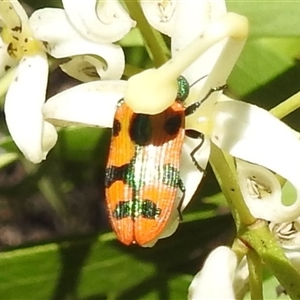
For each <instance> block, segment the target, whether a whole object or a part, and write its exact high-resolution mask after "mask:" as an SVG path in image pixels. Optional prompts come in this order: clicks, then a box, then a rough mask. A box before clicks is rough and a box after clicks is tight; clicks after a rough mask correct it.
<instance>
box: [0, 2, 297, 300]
mask: <svg viewBox="0 0 300 300" xmlns="http://www.w3.org/2000/svg"><path fill="white" fill-rule="evenodd" d="M75 1H77V0H75ZM26 2H27V3H28V4H29V5H30V6H32V7H33V8H34V9H36V8H41V7H46V6H56V7H59V6H61V3H60V2H59V1H54V0H49V1H34V0H32V1H29V0H28V1H26ZM227 6H228V11H233V12H237V13H240V14H243V15H245V16H247V17H248V18H249V22H250V28H251V31H250V37H249V39H248V42H247V44H246V46H245V49H244V51H243V52H242V55H241V57H240V59H239V61H238V63H237V65H236V67H235V68H234V71H233V72H232V75H231V76H230V79H229V81H228V86H229V88H228V91H227V93H228V94H229V95H230V96H232V97H234V98H236V99H241V100H244V101H247V102H251V103H254V104H256V105H258V106H260V107H263V108H266V109H270V108H272V107H274V106H276V105H277V104H278V103H280V102H282V101H283V100H285V99H287V98H288V97H290V96H291V95H293V94H294V93H296V92H298V91H299V90H300V67H299V58H300V26H299V25H300V21H299V15H300V1H299V0H297V1H285V0H281V1H270V0H267V1H263V2H262V1H241V0H239V1H227ZM121 44H122V45H123V46H124V51H125V53H126V58H127V63H129V64H132V65H134V66H136V67H140V68H146V67H151V61H150V59H149V57H148V55H147V52H146V50H145V48H144V47H143V45H142V44H141V40H140V37H139V35H138V34H137V33H136V32H133V33H132V34H131V35H130V36H128V37H126V39H124V40H123V41H122V42H121ZM55 76H58V78H60V77H59V76H61V75H60V74H58V75H57V74H56V73H55V72H54V73H53V78H54V79H53V80H52V81H50V85H49V93H52V92H53V90H54V89H55V88H56V85H57V80H56V77H55ZM284 121H285V122H286V123H287V124H289V125H290V126H291V127H293V128H294V129H296V130H299V129H300V123H299V111H295V112H294V113H293V114H291V115H290V116H288V117H287V118H285V119H284ZM0 131H1V135H2V138H1V140H0V146H1V147H2V148H3V149H5V150H6V151H7V152H6V153H3V154H1V155H0V166H1V171H0V183H1V184H0V225H1V228H0V242H1V244H0V245H1V247H2V252H1V253H0V270H1V273H0V295H1V298H2V299H185V298H186V296H187V289H188V286H189V284H190V282H191V280H192V278H193V275H194V274H195V273H196V272H197V271H198V270H199V268H200V267H201V264H202V262H203V259H204V258H205V257H206V255H207V253H208V252H209V251H210V250H212V249H213V248H215V247H216V246H217V245H219V244H226V243H227V244H228V243H230V241H231V240H232V238H233V236H234V225H233V222H232V220H231V217H230V216H229V215H228V211H227V209H226V204H225V201H224V198H223V197H222V195H221V194H220V193H219V188H218V186H217V184H216V181H215V179H214V176H213V174H212V172H211V171H210V169H208V171H207V175H206V176H205V178H204V180H203V182H202V183H201V186H200V188H199V191H198V192H197V193H196V195H195V196H194V199H193V201H192V203H191V204H190V206H189V207H188V209H187V210H186V211H185V213H184V221H183V222H182V224H181V225H180V227H179V229H178V230H177V232H176V233H175V234H174V235H173V236H172V237H170V238H168V239H165V240H160V241H159V242H158V243H157V245H156V246H155V247H153V248H150V249H147V248H146V249H143V248H139V247H135V246H132V247H126V246H123V245H121V244H120V243H119V242H118V241H116V239H115V236H114V234H113V233H111V231H110V227H109V225H108V223H107V218H106V212H105V208H104V198H103V194H104V193H103V179H104V166H105V161H106V157H107V150H108V144H109V138H110V131H109V130H104V129H103V130H100V129H95V128H84V127H72V128H67V129H64V130H61V131H60V134H59V143H58V144H57V145H56V147H55V149H54V150H52V151H51V153H50V154H49V157H48V159H47V161H45V162H43V163H42V164H40V165H38V166H35V165H32V164H30V163H28V162H26V161H25V160H24V158H23V157H22V156H21V154H20V153H19V152H18V150H17V149H16V147H15V146H14V144H13V142H12V141H11V139H10V137H9V136H8V134H7V129H6V127H5V122H4V118H3V111H2V112H1V126H0ZM278 143H280V137H278ZM278 159H282V158H280V157H279V158H278ZM7 228H10V229H11V228H13V229H14V230H15V231H16V232H17V234H18V236H19V239H17V238H16V233H13V234H12V233H10V235H9V236H8V233H7V232H8V231H7ZM41 228H42V229H41ZM10 232H11V231H10ZM30 232H31V233H32V232H34V233H36V234H35V235H34V234H31V233H30ZM1 235H2V238H1ZM3 236H4V237H3ZM5 236H7V237H6V238H5ZM267 278H268V276H267ZM270 280H271V279H270V278H268V285H266V289H265V292H266V298H267V299H271V298H275V297H276V292H275V288H274V285H276V283H273V284H269V282H271V281H270ZM282 297H283V296H282Z"/></svg>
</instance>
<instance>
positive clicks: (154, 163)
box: [105, 76, 223, 246]
mask: <svg viewBox="0 0 300 300" xmlns="http://www.w3.org/2000/svg"><path fill="white" fill-rule="evenodd" d="M177 81H178V94H177V97H176V99H175V101H174V103H173V104H172V105H171V106H170V107H168V108H167V109H166V110H164V111H163V112H161V113H159V114H156V115H148V114H142V113H134V112H133V111H132V110H131V109H130V108H129V107H128V106H127V104H126V103H125V102H124V100H123V99H122V100H120V101H119V102H118V105H117V109H116V112H115V116H114V122H113V128H112V138H111V143H110V150H109V156H108V161H107V165H106V171H105V195H106V203H107V208H108V214H109V219H110V222H111V225H112V227H113V229H114V231H115V233H116V235H117V237H118V239H119V240H120V241H121V242H122V243H123V244H125V245H130V244H138V245H141V246H143V245H145V244H148V243H149V242H151V241H153V240H154V239H156V238H157V237H158V236H159V234H160V233H161V232H162V231H163V229H164V228H165V226H166V224H167V221H168V219H169V217H170V214H171V212H172V210H173V209H174V205H175V202H176V201H175V199H176V194H177V191H178V189H180V190H181V191H182V193H183V196H182V197H184V185H183V182H182V180H181V178H180V172H179V164H180V156H181V149H182V145H183V140H184V136H185V135H186V134H187V135H189V136H191V137H194V138H202V139H201V142H200V143H199V146H198V147H196V149H194V150H193V151H192V153H191V157H192V159H193V161H194V163H195V164H196V165H197V166H198V164H197V162H196V160H195V159H194V157H193V154H194V153H195V152H196V151H197V150H198V149H199V148H200V147H201V145H202V143H203V141H204V138H203V135H202V134H201V133H198V132H196V133H195V132H194V131H188V130H185V117H186V116H187V115H190V114H192V113H193V112H194V111H195V110H196V109H197V108H198V107H199V106H200V105H201V103H202V102H203V101H204V100H205V99H207V98H208V97H209V95H210V94H211V93H212V92H214V91H217V90H220V89H222V88H223V87H220V88H213V89H211V90H210V91H209V93H208V94H207V95H206V96H205V97H204V99H202V100H201V101H198V102H195V103H193V104H191V105H189V106H188V107H185V106H184V100H185V99H186V98H187V96H188V94H189V89H190V86H189V84H188V82H187V80H186V79H185V78H184V77H182V76H180V77H179V78H178V80H177ZM198 167H199V166H198ZM182 200H183V199H182ZM177 209H178V211H179V214H180V207H178V208H177Z"/></svg>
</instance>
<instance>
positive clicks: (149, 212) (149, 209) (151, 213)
mask: <svg viewBox="0 0 300 300" xmlns="http://www.w3.org/2000/svg"><path fill="white" fill-rule="evenodd" d="M160 214H161V209H160V208H158V207H157V205H156V203H154V202H153V201H151V200H148V199H146V200H143V201H142V203H141V215H142V217H143V218H145V219H156V218H157V217H159V215H160Z"/></svg>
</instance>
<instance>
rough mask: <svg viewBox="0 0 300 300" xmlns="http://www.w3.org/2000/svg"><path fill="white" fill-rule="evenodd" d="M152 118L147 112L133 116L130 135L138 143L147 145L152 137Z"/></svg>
mask: <svg viewBox="0 0 300 300" xmlns="http://www.w3.org/2000/svg"><path fill="white" fill-rule="evenodd" d="M151 132H152V128H151V120H150V116H149V115H146V114H136V115H134V116H133V117H132V120H131V124H130V128H129V136H130V138H131V140H132V141H133V142H135V143H136V144H137V145H140V146H145V145H146V144H148V143H149V141H150V139H151Z"/></svg>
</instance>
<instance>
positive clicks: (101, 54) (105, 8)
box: [0, 1, 135, 163]
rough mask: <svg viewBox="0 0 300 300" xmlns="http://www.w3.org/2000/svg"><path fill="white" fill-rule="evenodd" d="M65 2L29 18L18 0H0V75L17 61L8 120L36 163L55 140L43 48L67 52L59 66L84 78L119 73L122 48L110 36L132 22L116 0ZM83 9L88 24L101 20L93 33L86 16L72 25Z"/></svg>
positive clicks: (8, 98) (47, 51) (57, 53)
mask: <svg viewBox="0 0 300 300" xmlns="http://www.w3.org/2000/svg"><path fill="white" fill-rule="evenodd" d="M64 2H65V5H66V7H65V10H63V9H54V8H45V9H41V10H37V11H35V12H34V13H33V14H32V15H31V17H30V18H28V17H27V14H26V12H25V10H24V9H23V7H22V6H21V5H20V4H19V2H18V1H1V2H0V17H1V24H2V25H1V27H2V34H1V36H2V39H0V44H2V47H1V52H0V55H1V58H2V59H1V63H0V76H1V75H4V74H5V73H6V72H7V71H8V70H9V69H11V68H12V67H15V66H17V68H16V71H15V75H14V79H13V81H12V83H11V85H10V87H9V89H8V92H7V95H6V99H5V117H6V122H7V126H8V129H9V131H10V134H11V136H12V138H13V140H14V141H15V143H16V144H17V146H18V147H19V149H20V150H21V151H22V152H23V154H24V155H25V157H26V158H27V159H29V160H30V161H32V162H34V163H39V162H41V161H42V160H43V159H45V158H46V155H47V153H48V151H49V150H50V149H51V148H52V147H53V146H54V145H55V143H56V140H57V133H56V130H55V127H54V126H53V125H52V124H51V123H49V122H46V121H44V116H43V113H42V106H43V104H44V102H45V94H46V87H47V82H48V60H47V54H50V55H51V56H53V57H55V58H70V60H69V61H68V62H65V63H63V64H62V65H61V68H62V70H63V71H65V72H66V73H68V74H69V75H71V76H73V77H74V78H76V79H78V80H81V81H83V82H88V81H92V80H98V79H100V78H101V79H119V78H120V77H121V76H122V74H123V71H124V66H125V59H124V53H123V50H122V48H121V47H120V46H117V45H114V44H113V42H115V41H116V40H118V39H120V38H122V37H123V36H124V35H125V34H126V33H127V32H128V31H129V30H130V29H131V27H133V26H135V22H134V21H132V20H131V19H130V18H129V17H128V16H127V14H125V11H123V9H122V7H121V6H120V4H119V3H118V1H105V3H102V2H103V1H102V2H101V3H102V6H101V5H100V4H98V5H97V1H87V2H84V5H79V4H80V3H79V2H78V6H77V5H74V2H72V4H71V5H70V1H64ZM99 3H100V2H99ZM85 4H88V5H87V6H85ZM76 9H78V11H77V12H76ZM74 10H75V11H74ZM79 12H80V13H79ZM81 13H87V14H88V16H89V19H87V20H89V21H91V22H92V26H95V25H99V24H96V23H95V21H96V20H98V21H99V22H100V23H102V25H103V24H104V25H105V26H104V27H103V26H102V27H103V28H102V29H103V30H101V31H100V32H99V33H98V35H97V36H93V35H88V34H86V33H87V32H90V31H89V29H90V26H91V24H90V23H89V22H88V23H87V24H86V23H80V22H79V23H78V24H76V26H75V27H74V26H73V23H72V22H73V21H75V22H77V21H78V18H81V17H82V15H81ZM76 14H78V16H77V17H76V16H75V15H76ZM99 16H101V17H99ZM76 18H77V19H76ZM76 20H77V21H76ZM84 26H86V27H84ZM83 27H84V28H83ZM96 28H97V27H96ZM98 28H99V27H98ZM97 30H98V29H97ZM112 32H114V36H113V37H112V36H111V33H112ZM84 33H85V34H84ZM102 34H103V38H102ZM108 36H111V37H112V38H111V39H109V38H108ZM78 123H79V122H78Z"/></svg>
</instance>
